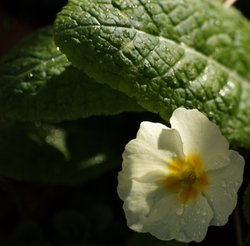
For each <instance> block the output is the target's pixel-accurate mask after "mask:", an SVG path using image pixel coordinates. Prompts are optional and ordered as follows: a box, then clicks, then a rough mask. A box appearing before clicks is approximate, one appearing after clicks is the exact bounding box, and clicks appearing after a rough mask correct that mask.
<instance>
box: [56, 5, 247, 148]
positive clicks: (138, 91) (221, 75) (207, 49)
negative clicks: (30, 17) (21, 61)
mask: <svg viewBox="0 0 250 246" xmlns="http://www.w3.org/2000/svg"><path fill="white" fill-rule="evenodd" d="M55 39H56V43H57V45H59V46H60V48H61V50H62V51H63V52H64V53H65V54H66V55H67V57H68V59H69V60H70V61H71V62H72V63H73V64H74V65H75V66H77V67H78V68H80V69H83V70H84V71H85V72H86V73H87V74H88V75H89V76H91V77H94V78H95V79H96V80H97V81H98V82H100V83H107V84H109V85H110V86H111V87H113V88H115V89H117V90H119V91H122V92H124V93H126V94H127V95H129V96H130V97H135V98H136V100H137V102H138V103H139V104H140V105H142V106H143V107H145V108H146V109H148V110H149V111H152V112H158V113H160V115H161V116H162V117H163V118H164V119H166V120H168V119H169V116H170V115H171V113H172V112H173V110H174V109H175V108H177V107H180V106H184V107H187V108H198V109H199V110H201V111H202V112H204V113H206V114H207V116H208V117H209V118H210V119H212V120H213V121H214V122H216V123H217V124H218V125H220V127H221V130H222V131H223V132H224V134H225V135H226V136H227V138H228V139H229V140H230V141H232V142H234V143H236V144H239V145H242V146H250V137H249V136H250V126H249V120H250V85H249V82H248V80H249V78H250V46H249V43H250V24H249V22H248V21H247V20H246V19H245V18H244V17H243V16H242V15H241V14H240V13H239V12H238V11H237V10H235V9H234V8H230V9H225V8H224V7H223V6H222V4H221V3H219V2H218V3H216V2H215V1H209V0H203V1H201V0H125V1H124V0H92V1H89V0H69V2H68V4H67V5H66V6H65V7H64V9H63V10H62V12H61V13H60V14H59V15H58V18H57V20H56V24H55Z"/></svg>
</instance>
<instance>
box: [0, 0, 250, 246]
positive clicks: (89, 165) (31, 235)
mask: <svg viewBox="0 0 250 246" xmlns="http://www.w3.org/2000/svg"><path fill="white" fill-rule="evenodd" d="M66 2H67V1H66V0H53V1H51V0H37V1H33V0H1V1H0V57H1V56H3V55H4V54H6V53H7V52H8V50H10V49H11V48H12V47H13V46H14V45H15V44H16V43H18V42H19V40H20V39H21V38H22V37H25V36H27V35H28V34H29V33H31V32H32V31H34V30H36V29H38V28H40V27H43V26H46V25H49V24H52V23H53V21H54V20H55V18H56V13H57V12H59V11H60V9H61V8H62V6H63V5H65V4H66ZM236 7H237V8H238V9H240V10H241V11H242V12H243V14H244V15H245V16H246V17H247V18H250V2H249V1H248V0H239V1H238V2H237V3H236ZM143 120H152V121H161V119H159V118H158V116H157V115H154V114H151V113H124V114H121V115H117V116H112V117H101V116H100V117H91V118H89V119H85V120H77V121H66V122H61V123H58V124H45V123H41V122H36V123H16V122H6V121H3V120H2V121H0V245H72V246H73V245H168V244H167V243H164V242H160V241H158V240H155V239H154V238H153V237H151V236H150V235H147V234H136V233H133V232H132V231H131V230H129V229H128V228H127V226H126V221H125V218H124V213H123V210H122V202H121V201H120V199H119V198H118V196H117V192H116V186H117V173H118V171H119V170H120V166H121V161H122V160H121V154H122V152H123V149H124V146H125V144H126V143H127V142H128V141H130V140H131V139H132V138H134V137H135V134H136V131H137V130H138V127H139V124H140V122H141V121H143ZM240 151H241V153H242V154H243V155H244V156H245V157H246V158H247V159H248V158H249V154H248V151H247V150H240ZM246 173H249V170H248V169H247V170H246ZM245 187H246V184H244V185H243V186H242V188H241V190H240V193H241V194H242V193H243V191H244V189H245ZM236 211H237V212H236V213H235V214H234V215H232V216H230V220H229V223H228V224H227V225H226V226H225V227H216V228H214V227H211V228H209V231H208V234H207V237H206V239H205V240H204V241H203V242H202V243H201V244H200V245H211V242H216V241H218V240H219V242H220V243H222V242H223V244H224V245H237V234H238V233H239V232H237V230H236V228H235V222H236V221H237V225H238V227H239V228H241V232H242V234H243V236H244V235H245V234H246V233H247V231H248V230H249V228H248V227H247V225H246V224H245V222H244V219H243V217H242V211H241V207H238V208H237V210H236ZM190 245H196V244H194V243H193V244H190Z"/></svg>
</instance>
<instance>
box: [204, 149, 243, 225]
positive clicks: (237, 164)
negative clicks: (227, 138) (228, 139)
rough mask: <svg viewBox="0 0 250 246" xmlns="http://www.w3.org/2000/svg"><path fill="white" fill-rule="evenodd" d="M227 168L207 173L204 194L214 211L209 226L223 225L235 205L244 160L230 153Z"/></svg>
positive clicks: (232, 152) (235, 153)
mask: <svg viewBox="0 0 250 246" xmlns="http://www.w3.org/2000/svg"><path fill="white" fill-rule="evenodd" d="M230 159H231V160H230V163H229V165H228V166H226V167H223V168H221V169H218V170H214V171H210V172H208V175H209V180H210V183H209V186H208V188H207V190H206V191H205V192H204V193H205V196H206V198H207V199H208V202H209V204H210V206H211V207H212V209H213V211H214V217H213V219H212V221H211V225H224V224H225V223H226V222H227V221H228V216H229V215H230V214H231V213H232V211H233V209H234V208H235V206H236V203H237V191H238V189H239V187H240V185H241V183H242V179H243V169H244V159H243V158H242V157H241V156H240V155H239V154H238V153H237V152H236V151H232V150H231V151H230Z"/></svg>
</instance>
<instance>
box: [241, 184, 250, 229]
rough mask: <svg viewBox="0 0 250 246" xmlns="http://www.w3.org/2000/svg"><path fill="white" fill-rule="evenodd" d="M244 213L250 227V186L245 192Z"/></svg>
mask: <svg viewBox="0 0 250 246" xmlns="http://www.w3.org/2000/svg"><path fill="white" fill-rule="evenodd" d="M243 212H244V216H245V219H246V222H247V223H248V225H250V184H249V185H248V187H247V189H246V190H245V194H244V200H243Z"/></svg>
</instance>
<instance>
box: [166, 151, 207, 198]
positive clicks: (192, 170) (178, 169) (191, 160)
mask: <svg viewBox="0 0 250 246" xmlns="http://www.w3.org/2000/svg"><path fill="white" fill-rule="evenodd" d="M167 168H168V171H169V174H168V175H167V177H166V178H165V179H164V187H165V188H166V189H167V190H168V191H169V192H173V193H178V194H179V199H180V201H181V202H182V203H186V202H188V201H190V200H192V199H194V198H196V197H197V196H198V195H199V194H200V193H202V192H203V191H204V190H205V188H206V187H207V186H208V175H207V172H205V171H204V165H203V162H202V160H201V159H200V157H199V156H198V155H196V154H189V155H188V156H187V157H186V159H185V160H183V159H180V158H175V159H172V160H171V161H169V162H168V166H167Z"/></svg>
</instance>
